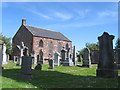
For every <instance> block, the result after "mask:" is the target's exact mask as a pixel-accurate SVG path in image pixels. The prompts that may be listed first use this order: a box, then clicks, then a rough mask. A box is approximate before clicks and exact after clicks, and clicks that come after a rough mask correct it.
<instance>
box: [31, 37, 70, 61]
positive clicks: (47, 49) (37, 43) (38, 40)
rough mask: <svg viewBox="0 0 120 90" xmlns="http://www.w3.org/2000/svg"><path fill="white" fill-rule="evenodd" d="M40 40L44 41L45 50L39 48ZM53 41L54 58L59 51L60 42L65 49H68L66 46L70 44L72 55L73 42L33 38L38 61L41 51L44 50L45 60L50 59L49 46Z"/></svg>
mask: <svg viewBox="0 0 120 90" xmlns="http://www.w3.org/2000/svg"><path fill="white" fill-rule="evenodd" d="M40 40H43V48H41V47H40V46H39V42H40ZM51 41H52V42H53V56H54V53H55V51H57V50H58V44H57V43H58V42H60V43H61V46H62V47H65V48H66V44H67V43H68V45H69V48H70V54H72V42H68V41H61V40H55V39H50V38H41V37H33V50H34V51H35V60H37V55H38V54H39V52H40V49H42V51H43V54H44V55H43V58H44V59H48V55H49V44H50V42H51Z"/></svg>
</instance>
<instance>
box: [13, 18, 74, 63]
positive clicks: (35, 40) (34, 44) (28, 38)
mask: <svg viewBox="0 0 120 90" xmlns="http://www.w3.org/2000/svg"><path fill="white" fill-rule="evenodd" d="M21 42H24V45H25V46H27V47H28V51H29V54H31V53H32V52H34V58H35V63H36V62H37V55H38V54H39V53H40V51H41V50H42V52H43V61H44V62H45V61H46V60H48V58H49V54H51V55H52V57H54V53H55V52H59V53H61V50H62V48H64V49H66V48H70V51H69V52H70V54H71V55H72V41H71V40H69V39H68V38H67V37H66V36H64V35H63V34H62V33H60V32H55V31H50V30H46V29H42V28H37V27H33V26H29V25H26V19H22V25H21V26H20V28H19V30H18V31H17V32H16V34H15V35H14V37H13V39H12V43H13V56H18V55H19V53H20V50H19V49H18V48H17V45H20V44H21Z"/></svg>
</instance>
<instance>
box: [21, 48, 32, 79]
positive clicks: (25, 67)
mask: <svg viewBox="0 0 120 90" xmlns="http://www.w3.org/2000/svg"><path fill="white" fill-rule="evenodd" d="M20 76H21V78H23V79H31V78H32V57H31V56H28V48H25V49H24V56H22V64H21V74H20Z"/></svg>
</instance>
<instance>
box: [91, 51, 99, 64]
mask: <svg viewBox="0 0 120 90" xmlns="http://www.w3.org/2000/svg"><path fill="white" fill-rule="evenodd" d="M98 61H99V51H98V50H92V51H91V64H98Z"/></svg>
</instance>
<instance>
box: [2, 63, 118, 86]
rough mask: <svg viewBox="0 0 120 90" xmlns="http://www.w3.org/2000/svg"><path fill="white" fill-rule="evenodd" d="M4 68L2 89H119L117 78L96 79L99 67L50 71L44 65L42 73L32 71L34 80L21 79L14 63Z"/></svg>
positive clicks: (63, 68) (73, 67) (65, 68)
mask: <svg viewBox="0 0 120 90" xmlns="http://www.w3.org/2000/svg"><path fill="white" fill-rule="evenodd" d="M3 67H4V70H3V72H2V88H118V79H117V78H98V77H96V68H97V65H92V68H83V67H77V66H71V67H63V66H55V69H54V70H50V69H48V65H47V64H44V65H43V68H42V71H38V70H33V71H32V74H33V79H32V80H22V79H21V78H19V74H20V72H21V70H20V66H16V64H15V63H13V62H9V64H8V65H3ZM33 67H35V66H33ZM119 76H120V72H119Z"/></svg>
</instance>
